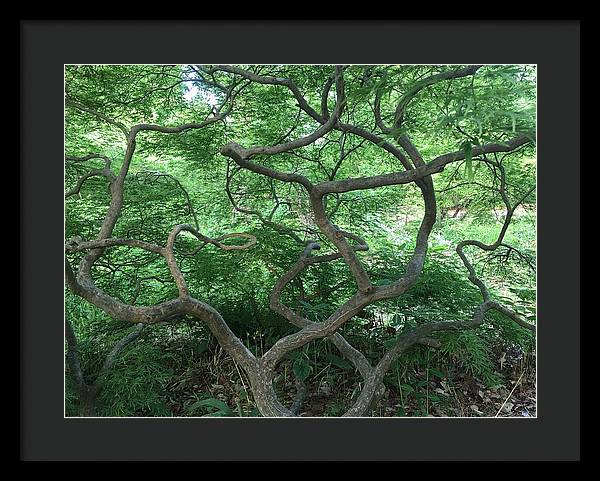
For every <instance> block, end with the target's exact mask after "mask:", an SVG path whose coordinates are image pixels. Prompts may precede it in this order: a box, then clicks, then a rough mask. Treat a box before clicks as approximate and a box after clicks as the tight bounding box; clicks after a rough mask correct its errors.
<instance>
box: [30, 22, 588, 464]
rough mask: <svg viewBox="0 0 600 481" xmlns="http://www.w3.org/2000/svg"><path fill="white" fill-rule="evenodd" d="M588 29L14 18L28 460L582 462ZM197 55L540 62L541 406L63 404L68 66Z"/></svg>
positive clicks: (217, 58) (184, 59)
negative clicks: (583, 44)
mask: <svg viewBox="0 0 600 481" xmlns="http://www.w3.org/2000/svg"><path fill="white" fill-rule="evenodd" d="M579 37H580V24H579V22H578V21H483V20H479V21H404V22H401V21H360V22H359V21H303V22H302V21H295V22H294V21H283V20H281V21H272V22H269V21H217V20H213V21H160V22H150V21H145V22H142V21H33V20H32V21H21V23H20V99H21V100H20V110H21V137H20V147H21V148H20V153H21V162H20V174H21V181H20V182H21V183H20V187H21V194H20V208H21V210H20V236H21V247H22V250H21V256H20V273H21V282H20V288H21V290H20V308H21V319H20V348H21V355H20V361H21V364H20V374H21V377H20V458H21V459H22V460H130V461H133V460H158V461H182V460H196V461H199V460H210V461H216V460H225V461H232V460H251V461H274V460H277V461H293V460H302V461H319V460H327V461H351V460H353V461H357V460H358V461H389V460H449V461H458V460H460V461H472V460H579V457H580V441H579V437H580V354H579V351H580V294H579V288H580V280H579V279H580V258H579V255H580V253H579V245H580V200H579V181H580V172H579V169H580V152H579V149H580V132H579V128H580V98H579V89H580V52H579V49H580V40H579ZM190 62H198V63H217V62H218V63H258V64H260V63H324V64H329V63H355V64H356V63H423V64H426V63H460V64H462V63H465V64H466V63H532V64H537V65H538V169H539V171H538V249H539V250H538V318H539V325H538V326H539V327H538V368H539V369H538V418H536V419H506V418H503V419H472V420H471V419H469V420H465V419H389V420H388V419H331V420H329V419H327V420H325V419H303V418H302V419H293V420H281V419H241V420H236V419H222V420H204V419H169V418H161V419H146V418H139V419H138V418H134V419H65V418H64V417H63V375H64V371H63V361H64V357H63V356H64V351H63V319H62V316H63V300H64V284H63V275H64V265H63V254H62V253H63V250H64V245H63V244H64V239H63V226H64V224H63V223H64V218H63V200H64V197H63V195H64V193H63V96H62V92H63V65H64V64H69V63H115V64H117V63H190ZM565 281H566V282H565Z"/></svg>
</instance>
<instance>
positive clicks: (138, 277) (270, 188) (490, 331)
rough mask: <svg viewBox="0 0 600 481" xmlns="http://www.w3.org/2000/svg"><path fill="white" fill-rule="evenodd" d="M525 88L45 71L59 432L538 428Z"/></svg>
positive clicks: (119, 70)
mask: <svg viewBox="0 0 600 481" xmlns="http://www.w3.org/2000/svg"><path fill="white" fill-rule="evenodd" d="M213 59H214V57H213ZM540 72H541V70H540ZM537 74H538V66H537V64H535V63H514V64H503V63H489V64H487V63H484V64H473V65H471V64H430V63H423V64H363V63H360V64H339V65H334V64H320V63H315V64H299V63H289V64H287V63H284V64H275V63H274V64H224V65H220V64H219V65H217V64H195V63H189V64H188V63H185V64H181V63H173V64H167V63H156V64H146V63H134V64H117V63H109V64H101V63H81V64H75V63H65V64H64V254H63V255H64V262H65V274H64V277H65V281H64V418H65V419H66V420H68V419H70V418H81V422H83V423H86V422H88V420H89V419H90V418H269V417H275V418H367V417H369V418H386V421H387V420H389V422H393V423H399V424H397V427H398V428H399V429H400V428H401V427H402V422H403V420H406V419H407V418H423V419H427V418H434V419H436V418H438V419H439V418H465V419H464V420H463V421H461V422H464V423H465V424H468V423H471V422H472V419H476V418H516V419H519V420H521V421H519V423H533V422H535V419H536V418H537V417H538V391H537V373H538V358H537V345H538V343H537V341H538V338H537V331H538V330H537V325H538V324H537V301H538V296H537V257H538V256H537V240H538V229H537V217H538V216H537V212H538V210H537V189H538V182H537V148H536V144H537V136H538V133H539V135H540V136H541V137H542V138H543V136H544V131H543V128H541V127H540V131H539V132H538V128H537V114H538V85H537ZM59 96H60V92H59ZM59 100H60V98H59ZM541 157H542V156H541V154H540V158H541ZM59 160H60V159H59ZM57 168H58V169H59V170H60V165H58V167H57ZM59 188H60V186H59ZM540 197H541V196H540ZM58 256H60V254H58ZM55 298H56V299H60V296H57V297H55ZM540 316H541V314H540ZM58 322H59V323H62V320H61V319H60V318H58ZM59 329H60V324H59ZM58 335H60V330H58ZM55 344H56V343H55ZM58 347H59V348H60V342H58ZM544 365H545V364H544V360H543V359H540V365H539V369H540V370H543V369H544ZM61 375H62V374H61ZM543 402H544V400H543V396H541V397H540V403H543ZM202 422H203V423H204V422H205V421H204V420H203V421H202ZM212 422H220V421H212ZM260 422H265V421H264V420H261V421H260ZM294 422H296V421H294ZM418 422H419V423H420V422H423V423H425V424H427V423H429V422H430V421H418ZM431 422H433V423H435V422H436V421H431ZM241 427H242V428H243V423H242V426H241Z"/></svg>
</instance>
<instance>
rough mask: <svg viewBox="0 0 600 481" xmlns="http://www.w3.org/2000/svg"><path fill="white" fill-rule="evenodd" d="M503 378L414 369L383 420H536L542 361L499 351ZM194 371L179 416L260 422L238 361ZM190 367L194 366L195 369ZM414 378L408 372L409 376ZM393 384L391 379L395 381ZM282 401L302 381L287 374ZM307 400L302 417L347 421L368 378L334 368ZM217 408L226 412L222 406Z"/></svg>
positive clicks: (173, 386) (181, 376)
mask: <svg viewBox="0 0 600 481" xmlns="http://www.w3.org/2000/svg"><path fill="white" fill-rule="evenodd" d="M494 354H495V355H494V356H493V358H494V359H495V360H496V361H495V363H496V365H495V370H496V374H497V375H498V376H499V378H500V379H501V380H502V383H501V384H500V385H497V386H494V387H490V386H486V385H485V383H484V382H482V381H481V380H479V379H477V378H476V377H475V376H473V375H472V374H470V373H468V372H465V371H464V370H462V371H461V369H460V368H459V367H458V366H445V368H444V371H445V372H446V373H447V374H448V375H447V376H444V375H442V373H441V372H439V371H436V372H437V375H432V374H431V369H429V370H428V369H419V368H413V369H412V372H410V373H408V374H409V375H410V376H409V377H410V379H411V380H412V383H411V381H410V380H403V381H402V382H400V381H398V382H397V383H392V382H387V383H386V386H387V390H386V394H385V395H384V397H383V398H382V399H381V401H380V403H379V405H378V408H377V410H376V411H375V412H374V413H373V415H374V416H377V417H536V413H537V409H536V372H535V368H536V362H535V361H536V360H535V355H534V354H526V355H524V356H517V357H516V358H515V357H511V356H510V354H509V353H507V352H503V350H502V349H498V352H497V353H494ZM191 365H192V366H194V367H188V368H187V369H186V370H185V371H183V372H180V373H178V376H177V378H176V381H174V382H173V383H170V384H169V386H167V389H166V392H165V395H166V397H167V398H168V399H169V402H168V406H169V409H170V410H171V412H172V414H173V416H206V415H209V416H243V417H248V416H258V415H259V414H258V412H257V410H256V408H254V405H253V403H252V399H251V395H250V396H248V391H249V389H248V386H249V384H248V381H247V379H245V377H244V376H243V375H242V373H241V371H240V369H239V368H238V367H237V366H236V365H235V363H234V362H233V361H232V360H231V358H230V357H229V356H228V355H226V354H225V353H224V352H223V351H222V350H221V349H220V348H219V347H218V346H216V347H215V348H214V349H213V348H211V349H209V350H208V351H205V352H203V353H202V354H199V355H198V359H197V361H196V362H194V363H191ZM188 366H190V365H189V364H188ZM405 375H406V373H405ZM388 381H389V378H388ZM275 386H276V389H277V390H278V392H279V394H280V398H281V399H282V401H283V402H284V404H286V405H291V403H292V400H293V398H294V395H295V378H294V376H293V375H291V373H290V372H289V370H288V371H283V372H281V373H280V375H279V376H277V377H276V379H275ZM306 388H307V396H306V399H305V401H304V403H303V405H302V409H301V411H300V416H302V417H335V416H341V415H342V414H343V413H344V412H345V411H346V409H348V407H350V405H351V399H352V398H355V397H356V396H357V395H358V392H359V388H360V378H358V377H357V376H356V375H355V374H354V373H352V374H350V373H348V372H343V371H341V370H337V369H335V368H333V369H327V370H326V371H325V373H324V374H321V375H320V376H311V377H309V378H308V379H307V381H306ZM202 399H205V400H206V399H208V400H213V401H214V400H219V401H222V402H223V403H225V404H226V405H227V406H228V407H229V408H230V409H229V410H227V411H223V410H222V409H221V410H219V409H218V408H217V406H216V405H215V403H214V402H212V403H211V401H208V406H213V407H212V408H211V407H207V405H206V404H204V405H203V406H204V407H202V408H201V409H199V408H198V407H197V406H195V404H197V402H198V400H202ZM219 401H217V402H216V404H218V405H222V404H221V403H219Z"/></svg>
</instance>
